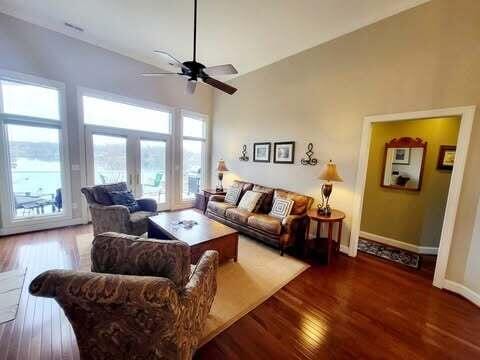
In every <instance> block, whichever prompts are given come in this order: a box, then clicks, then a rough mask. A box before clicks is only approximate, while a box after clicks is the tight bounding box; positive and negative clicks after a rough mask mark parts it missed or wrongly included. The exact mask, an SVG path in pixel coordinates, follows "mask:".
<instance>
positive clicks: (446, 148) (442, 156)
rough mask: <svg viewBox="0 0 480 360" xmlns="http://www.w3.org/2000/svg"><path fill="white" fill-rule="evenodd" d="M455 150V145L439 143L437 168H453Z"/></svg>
mask: <svg viewBox="0 0 480 360" xmlns="http://www.w3.org/2000/svg"><path fill="white" fill-rule="evenodd" d="M456 151H457V147H456V146H452V145H441V146H440V151H439V153H438V162H437V169H438V170H450V171H452V170H453V165H454V163H455V153H456Z"/></svg>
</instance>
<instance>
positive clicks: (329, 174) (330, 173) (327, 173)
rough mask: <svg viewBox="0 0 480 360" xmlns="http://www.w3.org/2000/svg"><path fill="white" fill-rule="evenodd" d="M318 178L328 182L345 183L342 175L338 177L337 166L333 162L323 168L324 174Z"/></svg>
mask: <svg viewBox="0 0 480 360" xmlns="http://www.w3.org/2000/svg"><path fill="white" fill-rule="evenodd" d="M318 178H319V179H320V180H326V181H339V182H340V181H343V179H342V178H341V177H340V175H338V172H337V165H335V164H334V163H333V162H332V160H330V161H329V162H328V163H327V164H325V165H324V166H323V169H322V172H321V173H320V176H319V177H318Z"/></svg>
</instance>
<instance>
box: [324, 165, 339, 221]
mask: <svg viewBox="0 0 480 360" xmlns="http://www.w3.org/2000/svg"><path fill="white" fill-rule="evenodd" d="M318 178H319V179H320V180H324V181H326V182H325V183H323V185H322V202H321V203H320V204H319V205H318V212H319V213H320V214H322V215H327V216H330V215H331V214H332V209H331V208H330V205H329V204H328V200H329V199H330V195H331V194H332V189H333V184H332V182H334V181H336V182H341V181H343V179H342V178H341V177H340V175H338V172H337V166H336V165H335V164H334V163H333V161H332V160H330V161H329V162H328V163H327V164H325V165H324V166H323V169H322V172H321V173H320V176H319V177H318Z"/></svg>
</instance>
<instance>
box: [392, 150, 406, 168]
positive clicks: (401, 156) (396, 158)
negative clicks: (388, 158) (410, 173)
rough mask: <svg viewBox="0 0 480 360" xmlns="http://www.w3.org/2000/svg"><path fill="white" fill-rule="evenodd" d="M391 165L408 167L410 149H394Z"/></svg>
mask: <svg viewBox="0 0 480 360" xmlns="http://www.w3.org/2000/svg"><path fill="white" fill-rule="evenodd" d="M392 164H395V165H410V148H395V152H394V153H393V162H392Z"/></svg>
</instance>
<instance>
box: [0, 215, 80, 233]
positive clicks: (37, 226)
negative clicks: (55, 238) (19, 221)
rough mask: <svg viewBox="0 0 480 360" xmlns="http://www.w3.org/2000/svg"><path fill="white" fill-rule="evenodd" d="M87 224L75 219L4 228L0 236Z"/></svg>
mask: <svg viewBox="0 0 480 360" xmlns="http://www.w3.org/2000/svg"><path fill="white" fill-rule="evenodd" d="M87 223H88V222H86V221H85V220H84V219H82V218H76V219H69V220H63V221H57V222H54V223H44V224H34V225H27V226H25V225H24V226H12V227H5V228H0V236H5V235H14V234H22V233H28V232H32V231H40V230H49V229H56V228H61V227H65V226H73V225H80V224H87Z"/></svg>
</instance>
